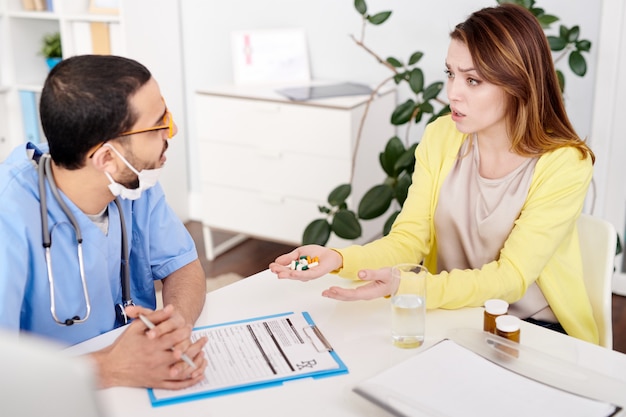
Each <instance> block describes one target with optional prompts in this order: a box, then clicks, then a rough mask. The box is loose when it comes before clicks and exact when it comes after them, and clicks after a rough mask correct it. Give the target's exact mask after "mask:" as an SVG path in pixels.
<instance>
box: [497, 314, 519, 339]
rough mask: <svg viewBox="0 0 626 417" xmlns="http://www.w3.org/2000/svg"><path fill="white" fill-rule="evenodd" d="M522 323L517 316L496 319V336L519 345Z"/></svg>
mask: <svg viewBox="0 0 626 417" xmlns="http://www.w3.org/2000/svg"><path fill="white" fill-rule="evenodd" d="M520 322H521V320H520V319H519V318H518V317H515V316H509V315H504V316H499V317H496V334H497V335H498V336H500V337H504V338H505V339H508V340H511V341H513V342H517V343H519V339H520Z"/></svg>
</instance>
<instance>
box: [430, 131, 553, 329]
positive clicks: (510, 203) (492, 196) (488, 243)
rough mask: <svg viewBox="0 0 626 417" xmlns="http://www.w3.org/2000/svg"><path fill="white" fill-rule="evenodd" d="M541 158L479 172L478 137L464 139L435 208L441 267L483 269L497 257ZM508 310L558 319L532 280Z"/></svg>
mask: <svg viewBox="0 0 626 417" xmlns="http://www.w3.org/2000/svg"><path fill="white" fill-rule="evenodd" d="M536 163H537V158H528V159H527V160H526V161H525V162H524V163H522V164H521V165H520V166H519V167H517V168H516V169H515V170H513V171H512V172H510V173H509V174H507V175H505V176H504V177H502V178H497V179H488V178H483V177H481V175H480V173H479V166H480V153H479V151H478V145H477V140H476V137H475V136H474V137H473V138H471V139H470V140H466V141H465V142H464V143H463V145H462V146H461V149H460V150H459V154H458V158H457V160H456V162H455V164H454V167H453V168H452V170H451V171H450V174H449V175H448V177H447V178H446V179H445V181H444V183H443V186H442V188H441V193H440V198H439V205H438V206H437V209H436V211H435V229H436V236H437V268H438V271H437V272H440V271H450V270H452V269H480V268H481V267H482V266H483V265H485V264H487V263H489V262H492V261H493V260H495V259H498V258H499V256H500V250H501V249H502V247H503V246H504V242H505V241H506V239H507V237H508V236H509V234H510V233H511V230H512V229H513V227H514V225H515V220H516V219H517V218H518V216H519V213H520V211H521V209H522V206H523V205H524V202H525V201H526V198H527V196H528V189H529V187H530V183H531V181H532V178H533V173H534V170H535V164H536ZM509 314H513V315H516V316H518V317H520V318H527V317H533V318H535V319H538V320H546V321H550V322H557V320H556V318H555V317H554V314H553V313H552V310H551V309H550V307H549V306H548V302H547V301H546V299H545V297H544V296H543V294H542V292H541V290H540V289H539V287H538V286H537V284H536V283H534V282H533V284H531V286H530V287H529V288H528V290H527V291H526V293H525V295H524V296H523V297H522V299H521V300H519V301H517V302H516V303H513V304H511V306H510V308H509Z"/></svg>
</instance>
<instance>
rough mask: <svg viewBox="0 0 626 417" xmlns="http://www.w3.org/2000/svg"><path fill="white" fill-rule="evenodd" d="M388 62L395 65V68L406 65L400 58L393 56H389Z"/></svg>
mask: <svg viewBox="0 0 626 417" xmlns="http://www.w3.org/2000/svg"><path fill="white" fill-rule="evenodd" d="M387 62H389V63H390V64H391V66H392V67H394V68H402V67H403V66H404V64H403V63H402V62H400V60H399V59H397V58H394V57H392V56H390V57H389V58H387Z"/></svg>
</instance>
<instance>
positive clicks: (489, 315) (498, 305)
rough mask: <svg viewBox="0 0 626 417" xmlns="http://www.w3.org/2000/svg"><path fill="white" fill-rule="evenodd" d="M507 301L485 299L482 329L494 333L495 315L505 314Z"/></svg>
mask: <svg viewBox="0 0 626 417" xmlns="http://www.w3.org/2000/svg"><path fill="white" fill-rule="evenodd" d="M508 309H509V303H507V302H506V301H504V300H496V299H493V300H487V301H485V313H484V319H483V330H484V331H486V332H489V333H494V334H495V333H496V317H498V316H501V315H503V314H506V313H507V311H508Z"/></svg>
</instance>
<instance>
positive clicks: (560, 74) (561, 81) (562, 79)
mask: <svg viewBox="0 0 626 417" xmlns="http://www.w3.org/2000/svg"><path fill="white" fill-rule="evenodd" d="M556 78H557V80H559V87H560V88H561V93H562V92H563V91H565V76H564V75H563V72H562V71H561V70H556Z"/></svg>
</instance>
